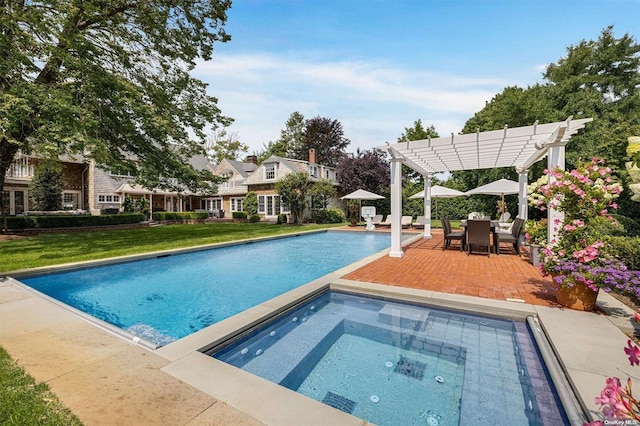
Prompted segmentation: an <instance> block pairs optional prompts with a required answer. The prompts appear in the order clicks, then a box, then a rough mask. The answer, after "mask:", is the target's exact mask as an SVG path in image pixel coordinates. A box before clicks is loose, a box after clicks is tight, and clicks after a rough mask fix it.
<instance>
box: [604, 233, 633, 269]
mask: <svg viewBox="0 0 640 426" xmlns="http://www.w3.org/2000/svg"><path fill="white" fill-rule="evenodd" d="M605 242H606V243H608V244H609V248H608V252H609V253H610V254H611V255H613V256H615V257H617V258H618V259H620V261H621V262H622V263H624V264H625V265H626V267H627V268H629V269H633V270H640V237H617V236H616V237H613V236H608V237H606V238H605Z"/></svg>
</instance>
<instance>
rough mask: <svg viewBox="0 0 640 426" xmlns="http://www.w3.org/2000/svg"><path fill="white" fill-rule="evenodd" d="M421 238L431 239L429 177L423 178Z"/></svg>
mask: <svg viewBox="0 0 640 426" xmlns="http://www.w3.org/2000/svg"><path fill="white" fill-rule="evenodd" d="M422 237H423V238H426V239H429V238H431V175H425V176H424V234H423V236H422Z"/></svg>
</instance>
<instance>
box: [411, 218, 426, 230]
mask: <svg viewBox="0 0 640 426" xmlns="http://www.w3.org/2000/svg"><path fill="white" fill-rule="evenodd" d="M424 225H425V220H424V216H418V217H416V221H415V222H413V227H414V228H423V229H424Z"/></svg>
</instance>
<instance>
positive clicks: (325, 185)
mask: <svg viewBox="0 0 640 426" xmlns="http://www.w3.org/2000/svg"><path fill="white" fill-rule="evenodd" d="M337 193H338V190H337V189H336V187H335V185H334V184H333V182H331V181H330V180H329V179H320V180H319V181H316V182H314V183H313V185H311V188H310V189H309V195H310V196H311V203H310V205H311V208H312V209H326V208H327V206H328V205H329V200H331V198H333V197H335V196H336V194H337Z"/></svg>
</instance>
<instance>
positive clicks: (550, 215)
mask: <svg viewBox="0 0 640 426" xmlns="http://www.w3.org/2000/svg"><path fill="white" fill-rule="evenodd" d="M564 147H565V143H562V142H560V143H554V144H549V145H548V148H549V151H548V157H547V168H548V169H549V170H554V169H555V168H556V167H557V168H559V169H561V170H564V169H565V156H564V153H565V148H564ZM547 176H549V184H551V183H552V182H555V181H556V178H554V177H553V175H552V174H548V175H547ZM547 207H548V209H547V221H548V222H547V223H548V224H549V225H548V231H547V241H548V242H549V243H551V244H553V243H554V242H555V239H556V237H557V236H558V231H559V228H558V225H557V224H559V223H562V221H563V220H564V212H561V211H559V210H556V209H554V208H552V207H549V206H547Z"/></svg>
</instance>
